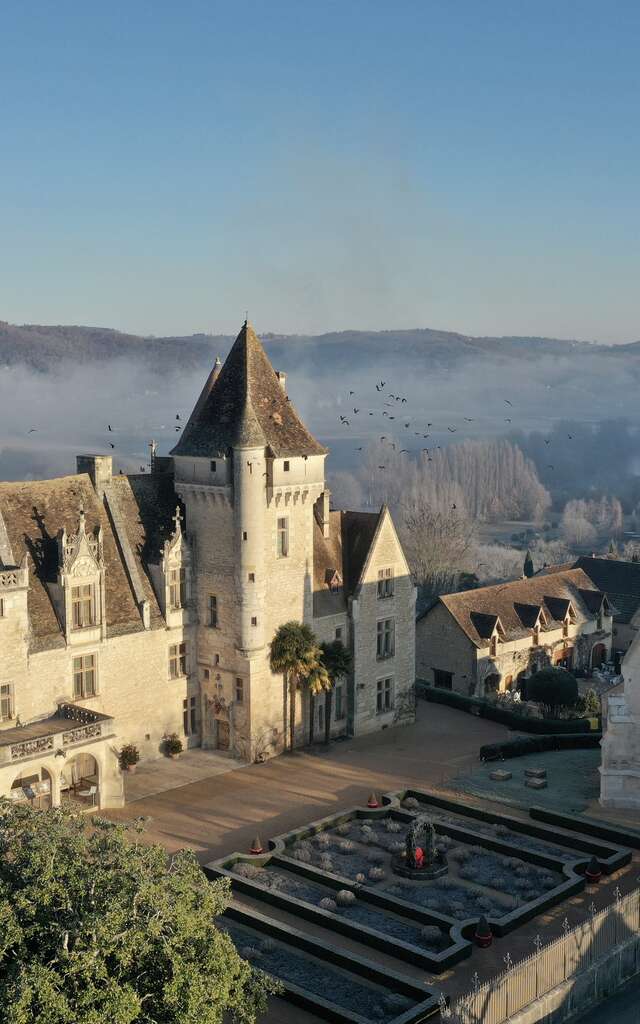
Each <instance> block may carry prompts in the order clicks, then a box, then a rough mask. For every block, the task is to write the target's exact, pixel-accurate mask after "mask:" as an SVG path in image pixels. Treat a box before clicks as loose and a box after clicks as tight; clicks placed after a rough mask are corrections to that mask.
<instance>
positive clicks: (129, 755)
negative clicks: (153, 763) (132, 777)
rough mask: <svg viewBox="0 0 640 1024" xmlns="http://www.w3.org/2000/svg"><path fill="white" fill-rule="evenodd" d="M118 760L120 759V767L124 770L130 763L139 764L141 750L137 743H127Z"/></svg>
mask: <svg viewBox="0 0 640 1024" xmlns="http://www.w3.org/2000/svg"><path fill="white" fill-rule="evenodd" d="M118 760H119V761H120V767H121V768H122V769H123V771H124V770H125V769H126V768H128V767H129V765H132V764H137V763H138V761H139V760H140V751H139V750H138V748H137V747H136V745H135V743H125V745H124V746H123V747H122V749H121V751H120V753H119V754H118Z"/></svg>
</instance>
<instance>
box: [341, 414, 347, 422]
mask: <svg viewBox="0 0 640 1024" xmlns="http://www.w3.org/2000/svg"><path fill="white" fill-rule="evenodd" d="M340 422H341V423H346V422H347V417H346V416H343V415H342V414H341V415H340Z"/></svg>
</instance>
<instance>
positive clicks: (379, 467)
mask: <svg viewBox="0 0 640 1024" xmlns="http://www.w3.org/2000/svg"><path fill="white" fill-rule="evenodd" d="M386 468H387V467H386V466H378V469H386Z"/></svg>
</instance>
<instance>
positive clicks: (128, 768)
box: [126, 764, 136, 772]
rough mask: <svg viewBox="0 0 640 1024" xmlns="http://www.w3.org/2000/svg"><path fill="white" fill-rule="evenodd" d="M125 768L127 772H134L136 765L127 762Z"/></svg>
mask: <svg viewBox="0 0 640 1024" xmlns="http://www.w3.org/2000/svg"><path fill="white" fill-rule="evenodd" d="M126 769H127V771H128V772H135V770H136V765H135V764H128V765H126Z"/></svg>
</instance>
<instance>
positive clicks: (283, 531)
mask: <svg viewBox="0 0 640 1024" xmlns="http://www.w3.org/2000/svg"><path fill="white" fill-rule="evenodd" d="M288 554H289V520H288V519H287V517H286V516H282V518H280V519H278V558H286V557H287V555H288Z"/></svg>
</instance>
